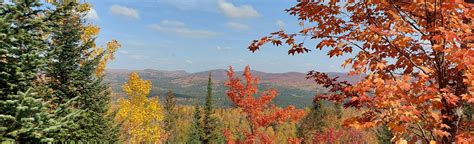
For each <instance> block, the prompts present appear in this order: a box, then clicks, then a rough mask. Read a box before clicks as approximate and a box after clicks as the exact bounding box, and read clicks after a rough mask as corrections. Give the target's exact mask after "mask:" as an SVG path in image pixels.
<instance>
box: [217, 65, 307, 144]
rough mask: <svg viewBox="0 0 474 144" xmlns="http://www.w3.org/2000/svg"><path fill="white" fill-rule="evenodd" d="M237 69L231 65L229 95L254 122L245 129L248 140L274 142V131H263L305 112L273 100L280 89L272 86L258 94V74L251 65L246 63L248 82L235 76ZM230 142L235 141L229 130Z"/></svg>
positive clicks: (250, 141)
mask: <svg viewBox="0 0 474 144" xmlns="http://www.w3.org/2000/svg"><path fill="white" fill-rule="evenodd" d="M234 74H235V73H234V70H233V69H232V67H230V68H229V71H228V72H227V76H228V77H229V79H228V81H226V82H225V86H227V87H228V88H229V89H228V90H227V92H226V93H227V96H228V97H229V99H230V100H231V101H232V102H233V104H234V106H235V107H237V108H241V109H242V113H243V114H244V116H245V119H246V120H247V121H248V123H249V125H250V129H246V130H241V131H242V132H243V134H244V136H245V139H244V140H243V142H244V143H270V142H272V137H273V136H272V135H267V134H265V133H264V132H263V130H265V129H266V128H268V127H270V126H276V125H278V124H280V123H282V122H285V121H297V120H299V119H301V118H302V117H303V116H304V111H303V110H298V109H296V108H295V107H294V106H288V107H287V108H279V107H276V106H275V105H273V104H271V102H272V99H273V98H275V97H276V96H277V95H278V92H277V90H276V89H269V90H267V91H263V92H260V93H259V94H260V95H259V96H256V95H257V94H258V87H257V86H258V78H255V79H254V78H253V77H252V75H251V74H250V67H249V66H247V67H245V70H244V74H243V75H244V77H245V82H246V83H245V84H242V83H241V80H240V78H238V77H235V76H234ZM226 135H227V136H228V137H227V140H228V141H229V142H231V141H233V140H232V139H231V138H230V137H229V134H226Z"/></svg>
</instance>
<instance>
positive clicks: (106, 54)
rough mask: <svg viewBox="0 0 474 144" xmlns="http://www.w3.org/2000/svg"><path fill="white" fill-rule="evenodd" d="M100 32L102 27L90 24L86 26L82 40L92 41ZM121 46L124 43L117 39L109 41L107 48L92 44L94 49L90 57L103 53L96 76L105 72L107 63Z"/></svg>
mask: <svg viewBox="0 0 474 144" xmlns="http://www.w3.org/2000/svg"><path fill="white" fill-rule="evenodd" d="M99 32H100V28H99V27H98V26H96V25H92V24H88V25H87V26H85V27H84V34H83V35H82V36H81V40H82V41H83V42H88V41H91V40H93V38H95V37H96V36H97V35H98V34H99ZM120 47H122V45H121V44H120V43H119V42H118V41H117V40H112V41H110V42H108V43H107V47H106V49H104V48H102V47H97V46H96V44H95V43H93V44H92V51H90V55H89V59H94V58H96V57H97V56H100V55H103V56H102V59H101V60H100V62H99V65H98V66H97V69H96V71H95V73H96V76H102V75H103V74H104V72H105V67H106V66H107V63H108V62H109V61H110V60H113V59H114V58H115V57H114V54H115V52H116V51H117V50H118V48H120Z"/></svg>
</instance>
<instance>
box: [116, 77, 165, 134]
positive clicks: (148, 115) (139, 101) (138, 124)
mask: <svg viewBox="0 0 474 144" xmlns="http://www.w3.org/2000/svg"><path fill="white" fill-rule="evenodd" d="M151 86H152V84H151V82H150V81H147V80H143V79H141V78H140V77H139V75H138V74H137V73H135V72H133V73H131V74H130V77H129V80H128V82H127V83H125V84H124V85H123V87H122V89H123V91H124V92H125V93H126V94H127V96H128V97H127V98H124V99H120V100H119V102H118V105H119V107H118V111H117V115H116V120H117V121H118V122H123V125H122V133H123V136H125V139H127V140H128V141H130V142H132V143H143V142H145V143H156V142H159V141H160V138H161V134H162V133H163V130H162V128H161V125H160V122H161V121H162V120H163V116H164V113H163V109H162V108H161V106H160V103H159V101H158V98H148V97H147V96H148V94H149V93H150V90H151Z"/></svg>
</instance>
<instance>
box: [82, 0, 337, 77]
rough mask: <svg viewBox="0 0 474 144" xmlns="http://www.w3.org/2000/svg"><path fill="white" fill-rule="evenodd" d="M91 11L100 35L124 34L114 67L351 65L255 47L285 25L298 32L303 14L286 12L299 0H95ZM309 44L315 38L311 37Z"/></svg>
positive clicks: (299, 68)
mask: <svg viewBox="0 0 474 144" xmlns="http://www.w3.org/2000/svg"><path fill="white" fill-rule="evenodd" d="M87 2H89V3H91V4H92V5H93V6H94V7H93V10H92V11H91V12H89V14H88V15H87V18H88V20H89V22H91V23H94V24H96V25H99V26H100V28H101V32H100V34H99V37H98V39H97V42H98V44H99V45H105V43H106V42H107V41H110V40H112V39H116V40H118V41H119V42H120V43H121V44H122V48H120V50H119V51H118V52H117V54H116V59H115V60H114V61H112V62H111V63H110V64H109V65H108V68H109V69H159V70H185V71H188V72H197V71H204V70H209V69H226V68H227V67H228V66H233V67H235V68H236V69H237V70H242V69H243V67H244V66H245V65H250V66H251V68H252V69H254V70H259V71H264V72H307V71H309V70H319V71H324V72H342V71H346V70H344V69H342V68H341V67H340V64H341V63H342V61H343V60H344V57H339V58H332V59H331V61H329V60H330V59H329V58H328V57H327V56H326V52H325V51H319V50H313V51H312V52H310V53H307V54H302V55H301V54H300V55H295V56H291V55H287V50H288V49H287V47H285V46H280V47H273V46H271V45H266V46H265V47H263V49H261V50H260V51H258V52H256V53H252V52H250V51H248V50H247V46H248V45H249V44H250V43H251V41H252V40H254V39H258V38H261V37H263V36H266V35H268V34H269V33H271V32H275V31H278V30H280V29H281V28H283V29H285V31H288V32H296V31H297V30H299V29H300V26H299V25H298V20H297V19H296V17H294V16H290V15H288V14H287V13H286V12H284V10H285V9H287V8H290V7H291V6H293V5H295V4H296V2H295V1H293V0H259V1H255V0H133V1H131V0H90V1H87ZM308 47H309V48H314V44H311V43H308Z"/></svg>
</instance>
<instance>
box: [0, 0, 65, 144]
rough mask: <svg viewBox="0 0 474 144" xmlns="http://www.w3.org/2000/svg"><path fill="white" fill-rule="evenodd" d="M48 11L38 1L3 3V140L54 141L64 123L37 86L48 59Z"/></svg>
mask: <svg viewBox="0 0 474 144" xmlns="http://www.w3.org/2000/svg"><path fill="white" fill-rule="evenodd" d="M46 14H47V11H46V9H44V8H42V7H41V4H40V3H38V2H36V1H25V2H16V3H14V4H3V5H2V7H0V141H15V142H16V143H27V142H51V141H52V140H53V139H52V138H51V137H48V134H49V133H53V132H55V131H57V130H58V129H60V127H61V124H60V123H58V122H57V121H55V119H54V118H52V115H50V114H49V111H48V109H47V108H48V107H49V106H47V103H45V102H44V101H43V100H42V99H41V98H40V97H38V96H37V95H36V93H34V91H36V90H35V88H34V87H33V82H34V81H36V80H37V78H38V77H39V76H38V74H39V73H40V69H41V68H42V66H43V64H44V62H45V57H44V55H43V54H44V52H45V50H46V48H47V45H46V42H45V41H46V38H45V37H46V36H47V34H48V33H49V28H48V27H47V26H48V21H47V19H48V15H46Z"/></svg>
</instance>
